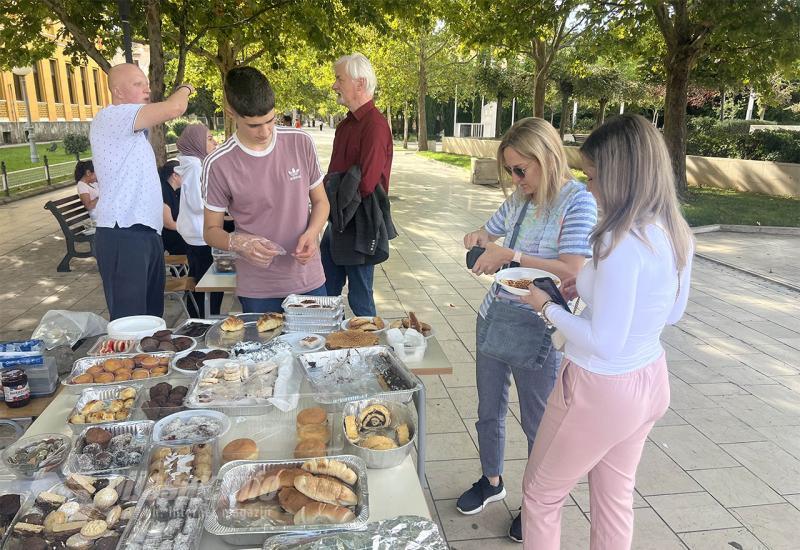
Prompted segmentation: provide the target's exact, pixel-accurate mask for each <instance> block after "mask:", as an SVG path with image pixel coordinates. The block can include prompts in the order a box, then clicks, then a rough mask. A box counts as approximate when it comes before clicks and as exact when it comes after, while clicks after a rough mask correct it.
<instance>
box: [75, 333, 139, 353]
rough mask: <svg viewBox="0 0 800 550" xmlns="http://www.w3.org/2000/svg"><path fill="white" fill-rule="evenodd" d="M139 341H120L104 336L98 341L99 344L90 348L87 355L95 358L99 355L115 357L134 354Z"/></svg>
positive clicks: (131, 339)
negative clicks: (119, 354) (120, 354)
mask: <svg viewBox="0 0 800 550" xmlns="http://www.w3.org/2000/svg"><path fill="white" fill-rule="evenodd" d="M138 343H139V342H138V340H135V339H133V338H127V339H119V338H111V337H110V336H102V337H100V338H98V339H97V342H95V343H94V345H93V346H92V347H91V348H89V351H88V352H87V353H86V355H91V356H93V357H95V356H98V355H115V354H118V353H132V352H134V351H136V344H138Z"/></svg>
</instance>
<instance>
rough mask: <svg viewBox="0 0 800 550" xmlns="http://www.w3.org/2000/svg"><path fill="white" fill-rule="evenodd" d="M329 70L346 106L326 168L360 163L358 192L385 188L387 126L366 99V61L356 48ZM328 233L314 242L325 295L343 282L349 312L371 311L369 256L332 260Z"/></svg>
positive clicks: (371, 87)
mask: <svg viewBox="0 0 800 550" xmlns="http://www.w3.org/2000/svg"><path fill="white" fill-rule="evenodd" d="M334 70H335V72H336V82H334V84H333V89H334V91H335V92H336V97H337V102H338V103H339V104H341V105H344V106H346V107H347V108H348V110H349V112H348V113H347V116H346V117H345V119H344V120H343V121H342V122H341V123H340V124H339V126H337V128H336V136H335V137H334V140H333V153H332V155H331V162H330V165H329V166H328V174H332V173H344V172H347V170H348V169H350V168H351V167H352V166H353V165H358V166H359V168H360V169H361V183H360V184H359V193H360V194H361V197H368V196H369V195H371V194H372V193H373V192H374V191H375V188H376V187H377V186H378V185H380V186H381V187H383V191H385V192H386V193H387V194H388V192H389V174H390V172H391V170H392V151H393V148H392V132H391V130H390V129H389V125H388V124H387V122H386V119H385V118H384V117H383V115H382V114H381V112H380V111H378V109H377V108H376V107H375V104H374V103H373V101H372V97H373V95H374V94H375V87H376V85H377V79H376V78H375V72H374V71H373V70H372V65H371V64H370V62H369V60H368V59H367V58H366V57H364V56H363V55H362V54H360V53H354V54H352V55H346V56H344V57H341V58H340V59H339V60H337V61H336V64H335V65H334ZM332 239H336V236H335V235H334V234H332V232H331V230H330V228H329V229H328V231H326V232H325V235H324V236H323V238H322V244H321V246H320V251H321V253H322V265H323V267H324V268H325V279H326V281H325V288H326V291H327V293H328V295H330V296H338V295H339V294H341V293H342V288H343V287H344V285H345V282H346V283H347V285H348V302H349V303H350V308H351V309H352V310H353V313H354V314H355V315H358V316H374V315H375V301H374V300H373V297H372V279H373V272H374V269H375V265H374V263H373V262H371V261H370V258H369V257H366V258H364V259H363V262H361V263H356V264H355V265H340V264H341V261H340V262H339V263H336V262H335V261H334V258H333V256H332V254H331V242H332ZM348 263H350V262H348Z"/></svg>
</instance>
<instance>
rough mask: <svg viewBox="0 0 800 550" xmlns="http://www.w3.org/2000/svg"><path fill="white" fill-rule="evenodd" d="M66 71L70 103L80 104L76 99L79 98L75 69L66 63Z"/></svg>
mask: <svg viewBox="0 0 800 550" xmlns="http://www.w3.org/2000/svg"><path fill="white" fill-rule="evenodd" d="M64 69H66V71H67V92H68V93H69V102H70V103H78V102H77V100H76V99H75V98H76V97H77V96H78V90H77V89H76V88H75V67H73V66H72V65H70V64H69V63H64Z"/></svg>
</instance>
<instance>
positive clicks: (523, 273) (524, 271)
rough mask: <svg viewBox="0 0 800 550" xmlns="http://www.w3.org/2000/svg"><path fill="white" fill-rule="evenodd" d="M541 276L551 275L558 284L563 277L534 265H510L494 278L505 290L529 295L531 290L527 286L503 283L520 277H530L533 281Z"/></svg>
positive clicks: (558, 284) (519, 294) (518, 294)
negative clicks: (520, 286) (518, 286)
mask: <svg viewBox="0 0 800 550" xmlns="http://www.w3.org/2000/svg"><path fill="white" fill-rule="evenodd" d="M540 277H550V278H551V279H553V281H554V282H555V283H556V286H561V279H559V278H558V277H556V276H555V275H553V274H552V273H550V272H548V271H544V270H542V269H533V268H532V267H509V268H508V269H501V270H500V271H498V272H497V273H495V275H494V280H495V282H496V283H497V284H499V285H500V286H501V287H503V290H505V291H506V292H509V293H511V294H514V295H516V296H527V295H529V294H530V293H531V292H530V290H528V289H527V288H525V289H522V288H516V287H513V286H510V285H506V284H503V282H502V281H504V280H513V281H518V280H520V279H528V280H530V281H533V280H534V279H538V278H540Z"/></svg>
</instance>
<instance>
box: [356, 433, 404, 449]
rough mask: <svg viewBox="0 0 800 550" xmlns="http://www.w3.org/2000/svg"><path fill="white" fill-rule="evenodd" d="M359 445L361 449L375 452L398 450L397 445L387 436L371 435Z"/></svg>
mask: <svg viewBox="0 0 800 550" xmlns="http://www.w3.org/2000/svg"><path fill="white" fill-rule="evenodd" d="M358 445H359V447H364V448H365V449H372V450H373V451H388V450H389V449H396V448H397V443H395V442H394V440H393V439H390V438H388V437H386V436H385V435H371V436H369V437H365V438H364V439H362V440H361V441H360V442H359V443H358Z"/></svg>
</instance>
